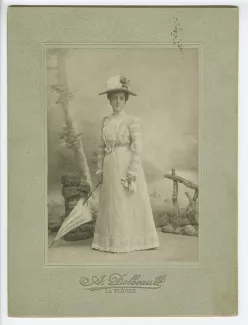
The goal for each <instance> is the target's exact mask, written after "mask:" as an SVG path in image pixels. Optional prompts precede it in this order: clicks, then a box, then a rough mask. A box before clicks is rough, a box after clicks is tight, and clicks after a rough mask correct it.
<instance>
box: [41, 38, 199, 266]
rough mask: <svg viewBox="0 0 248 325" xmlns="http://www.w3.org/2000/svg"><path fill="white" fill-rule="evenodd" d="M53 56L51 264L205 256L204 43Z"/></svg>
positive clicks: (49, 79)
mask: <svg viewBox="0 0 248 325" xmlns="http://www.w3.org/2000/svg"><path fill="white" fill-rule="evenodd" d="M45 56H46V57H45V62H46V65H45V69H46V103H47V218H48V220H47V229H46V230H47V262H48V264H65V265H67V264H68V265H71V264H72V265H74V264H85V263H90V264H98V263H100V264H101V263H105V264H106V263H107V264H108V263H110V264H115V263H117V264H118V263H124V264H125V263H137V262H139V263H140V262H141V263H142V262H144V263H149V264H150V263H160V262H162V263H166V262H179V263H180V262H183V263H184V262H196V263H197V262H199V236H200V228H199V203H198V201H199V199H198V196H199V193H198V168H199V166H198V162H199V150H198V124H199V123H198V121H199V103H200V101H199V81H200V80H199V75H200V71H199V69H200V67H199V62H200V60H199V56H200V51H199V48H197V46H196V45H194V47H190V46H186V47H185V48H183V47H181V46H180V47H179V46H173V44H172V45H168V44H167V45H161V46H158V45H157V46H152V45H150V46H147V45H145V46H142V45H136V46H135V45H123V44H122V45H119V46H118V45H116V46H115V47H114V46H113V45H112V46H107V45H105V47H104V46H103V45H98V46H97V45H95V46H93V45H92V46H90V45H88V46H84V47H83V46H82V47H80V46H79V47H78V48H75V46H74V47H70V46H69V47H66V48H63V47H61V46H58V45H57V46H56V45H55V46H54V47H52V45H49V46H47V47H46V48H45Z"/></svg>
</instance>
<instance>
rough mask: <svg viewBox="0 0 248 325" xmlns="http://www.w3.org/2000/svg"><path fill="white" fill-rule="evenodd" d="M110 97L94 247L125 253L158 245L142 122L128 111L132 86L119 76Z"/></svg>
mask: <svg viewBox="0 0 248 325" xmlns="http://www.w3.org/2000/svg"><path fill="white" fill-rule="evenodd" d="M107 85H108V87H107V90H106V91H104V92H102V93H100V95H102V94H107V98H108V100H109V102H110V105H111V106H112V109H113V113H112V114H111V115H110V116H108V117H105V118H104V119H103V122H102V128H101V141H100V146H99V150H98V162H97V165H98V166H97V167H98V170H97V174H98V179H99V181H100V182H101V183H102V184H101V189H100V195H99V214H98V217H97V220H96V225H95V232H94V238H93V242H92V248H94V249H98V250H101V251H107V252H115V253H124V252H131V251H135V250H145V249H152V248H157V247H159V241H158V235H157V231H156V228H155V224H154V219H153V214H152V210H151V205H150V199H149V195H148V190H147V184H146V179H145V175H144V171H143V168H142V163H141V159H140V153H141V145H142V143H141V142H142V139H141V126H140V122H139V119H138V118H136V117H133V116H130V115H127V114H126V113H125V111H124V108H125V105H126V102H127V100H128V98H129V95H133V96H136V94H135V93H133V92H132V91H131V90H130V86H131V82H130V80H128V79H127V78H125V77H120V76H119V75H118V76H114V77H112V78H110V79H109V80H108V83H107Z"/></svg>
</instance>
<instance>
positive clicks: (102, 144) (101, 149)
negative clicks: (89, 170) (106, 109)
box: [96, 117, 105, 174]
mask: <svg viewBox="0 0 248 325" xmlns="http://www.w3.org/2000/svg"><path fill="white" fill-rule="evenodd" d="M104 121H105V117H104V118H103V120H102V124H101V131H100V141H99V146H98V150H97V172H96V173H97V174H98V173H100V172H102V170H103V160H104V156H105V142H104V140H103V134H102V130H103V126H104Z"/></svg>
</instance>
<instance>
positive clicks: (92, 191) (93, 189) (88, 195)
mask: <svg viewBox="0 0 248 325" xmlns="http://www.w3.org/2000/svg"><path fill="white" fill-rule="evenodd" d="M100 184H101V183H98V184H97V185H96V187H95V188H94V189H93V191H92V192H91V193H90V194H89V195H88V196H87V198H86V199H85V200H84V203H83V205H85V203H86V202H87V201H88V200H89V198H90V197H91V195H92V194H93V193H94V192H95V190H96V189H97V188H98V186H99V185H100Z"/></svg>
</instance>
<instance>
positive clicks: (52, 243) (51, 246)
mask: <svg viewBox="0 0 248 325" xmlns="http://www.w3.org/2000/svg"><path fill="white" fill-rule="evenodd" d="M54 243H55V240H54V241H53V242H52V244H51V245H50V246H49V248H51V247H52V246H53V244H54Z"/></svg>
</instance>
